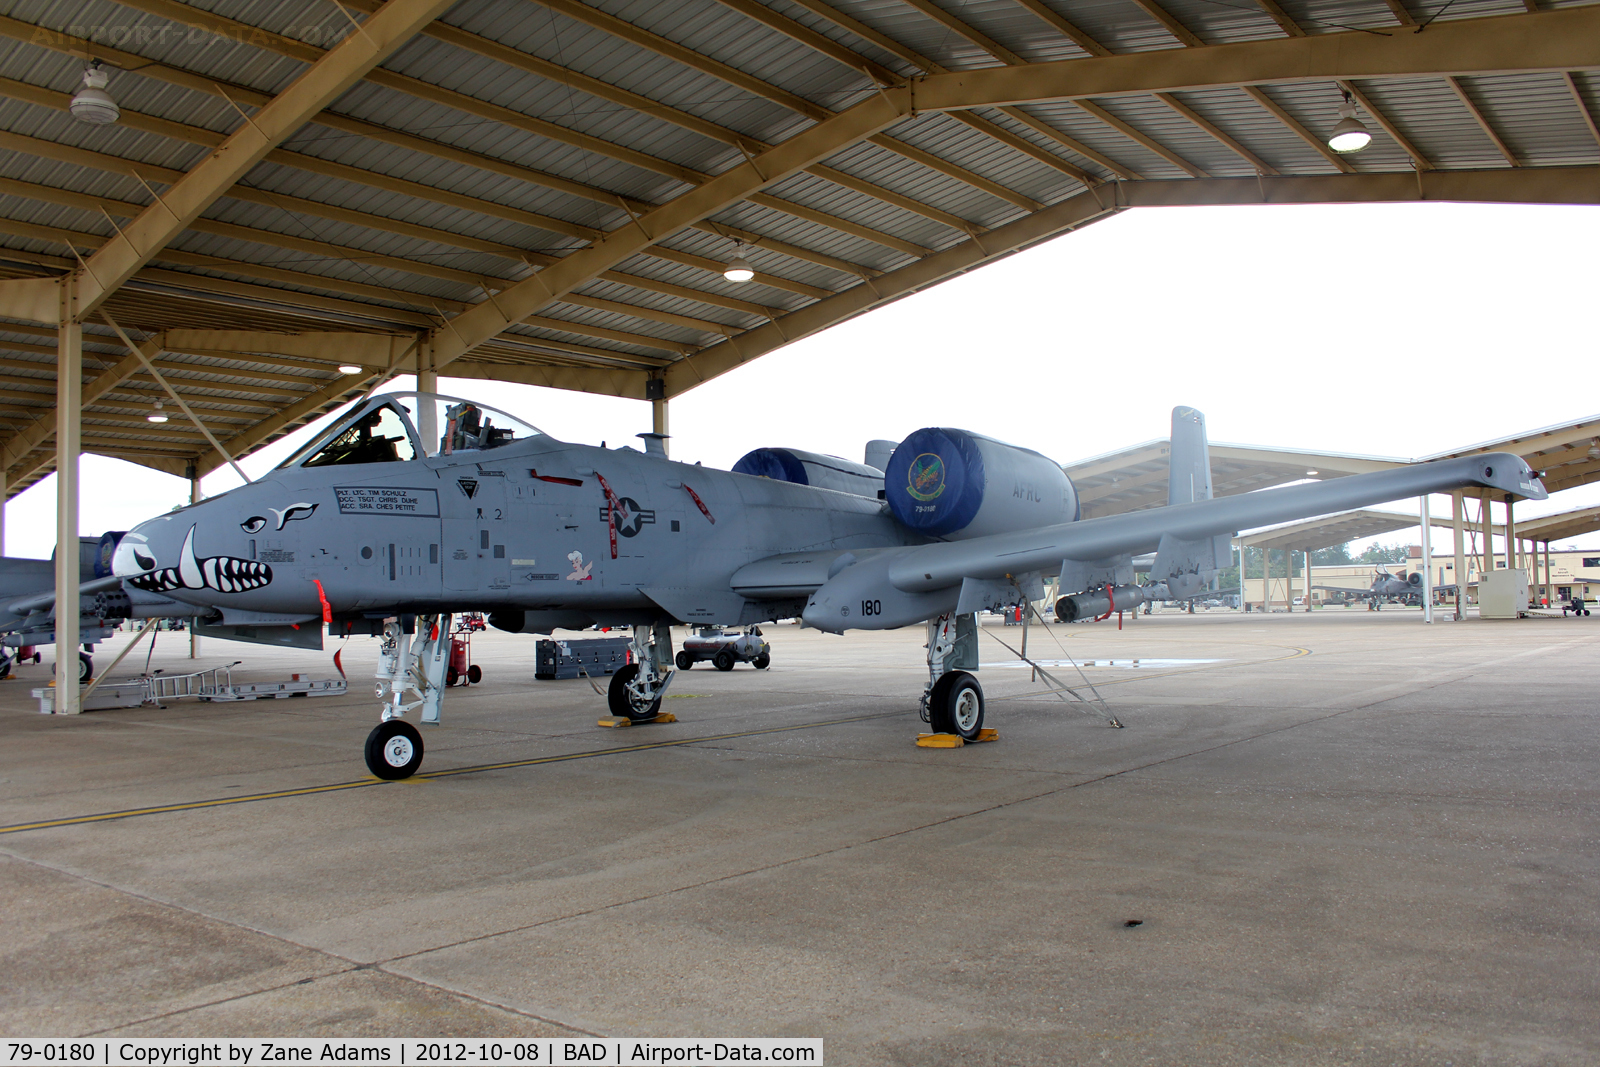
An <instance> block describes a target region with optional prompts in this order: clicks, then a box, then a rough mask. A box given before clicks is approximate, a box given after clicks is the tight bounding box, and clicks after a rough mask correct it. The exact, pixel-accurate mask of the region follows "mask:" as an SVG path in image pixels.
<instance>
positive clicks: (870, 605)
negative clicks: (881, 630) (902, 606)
mask: <svg viewBox="0 0 1600 1067" xmlns="http://www.w3.org/2000/svg"><path fill="white" fill-rule="evenodd" d="M861 614H863V615H882V614H883V601H881V600H863V601H862V602H861Z"/></svg>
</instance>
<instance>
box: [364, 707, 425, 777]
mask: <svg viewBox="0 0 1600 1067" xmlns="http://www.w3.org/2000/svg"><path fill="white" fill-rule="evenodd" d="M420 766H422V735H421V734H419V733H418V732H417V728H416V727H415V726H412V725H411V724H410V723H408V722H406V721H405V720H404V719H390V720H389V721H388V722H380V723H379V724H378V725H377V726H374V727H373V728H372V732H371V733H370V734H368V735H367V770H369V771H371V772H372V773H373V774H375V775H377V776H378V777H379V778H382V779H384V780H386V781H390V782H393V781H396V780H398V779H400V778H410V777H411V776H412V775H413V774H416V773H417V768H418V767H420Z"/></svg>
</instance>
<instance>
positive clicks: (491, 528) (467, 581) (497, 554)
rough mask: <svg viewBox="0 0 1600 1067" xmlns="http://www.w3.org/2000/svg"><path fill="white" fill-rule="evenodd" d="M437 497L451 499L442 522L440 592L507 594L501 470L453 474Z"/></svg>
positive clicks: (509, 527) (506, 538) (508, 524)
mask: <svg viewBox="0 0 1600 1067" xmlns="http://www.w3.org/2000/svg"><path fill="white" fill-rule="evenodd" d="M440 492H441V493H444V494H448V495H449V496H451V498H452V499H451V501H450V506H449V507H448V508H446V509H445V519H444V543H445V556H446V558H445V561H444V587H445V589H446V590H450V591H455V592H468V591H482V592H490V591H495V592H499V591H503V590H507V589H510V588H511V559H510V555H511V552H510V548H509V547H508V544H509V542H510V539H511V538H510V535H511V531H512V524H511V522H510V521H508V520H509V514H508V508H507V501H506V477H505V472H504V471H502V470H497V469H491V470H479V469H475V468H471V467H468V468H465V469H462V468H456V469H454V470H451V471H449V472H447V476H446V478H445V480H444V485H443V486H441V488H440Z"/></svg>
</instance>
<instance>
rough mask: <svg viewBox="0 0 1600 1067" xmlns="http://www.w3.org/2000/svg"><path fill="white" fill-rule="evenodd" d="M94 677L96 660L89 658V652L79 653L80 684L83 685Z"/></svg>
mask: <svg viewBox="0 0 1600 1067" xmlns="http://www.w3.org/2000/svg"><path fill="white" fill-rule="evenodd" d="M93 678H94V660H92V659H90V658H89V653H87V652H79V653H78V684H79V685H83V684H84V683H86V682H89V681H91V680H93Z"/></svg>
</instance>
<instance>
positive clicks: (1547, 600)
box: [0, 485, 1556, 608]
mask: <svg viewBox="0 0 1600 1067" xmlns="http://www.w3.org/2000/svg"><path fill="white" fill-rule="evenodd" d="M4 489H5V486H4V485H0V492H3V491H4ZM1555 603H1556V583H1555V580H1554V579H1552V578H1551V577H1550V541H1549V539H1548V538H1546V539H1545V543H1544V605H1545V607H1547V608H1548V607H1554V606H1555Z"/></svg>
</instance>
